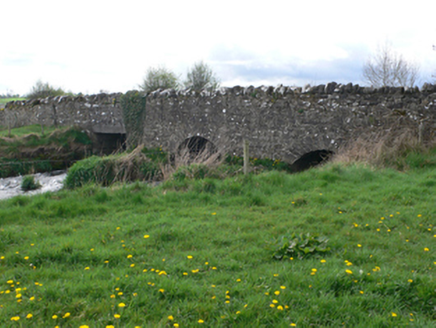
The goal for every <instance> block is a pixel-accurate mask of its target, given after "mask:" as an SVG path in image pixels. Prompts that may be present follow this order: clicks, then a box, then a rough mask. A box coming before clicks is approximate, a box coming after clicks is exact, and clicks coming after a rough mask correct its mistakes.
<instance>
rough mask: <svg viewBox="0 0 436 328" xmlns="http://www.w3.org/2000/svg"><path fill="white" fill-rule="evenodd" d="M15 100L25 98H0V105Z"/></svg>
mask: <svg viewBox="0 0 436 328" xmlns="http://www.w3.org/2000/svg"><path fill="white" fill-rule="evenodd" d="M16 100H26V98H0V105H2V104H6V103H8V102H11V101H16Z"/></svg>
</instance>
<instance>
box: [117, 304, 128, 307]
mask: <svg viewBox="0 0 436 328" xmlns="http://www.w3.org/2000/svg"><path fill="white" fill-rule="evenodd" d="M125 306H126V304H124V303H120V304H118V307H125Z"/></svg>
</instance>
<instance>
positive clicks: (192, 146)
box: [178, 136, 217, 158]
mask: <svg viewBox="0 0 436 328" xmlns="http://www.w3.org/2000/svg"><path fill="white" fill-rule="evenodd" d="M216 152H217V148H216V146H215V145H214V144H213V143H212V142H210V141H209V140H207V139H206V138H203V137H198V136H195V137H191V138H187V139H185V141H183V142H182V143H181V144H180V146H179V149H178V153H179V155H183V154H186V153H187V154H189V157H191V158H194V157H198V156H203V155H206V156H210V155H212V154H214V153H216Z"/></svg>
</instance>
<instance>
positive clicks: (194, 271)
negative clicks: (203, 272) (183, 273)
mask: <svg viewBox="0 0 436 328" xmlns="http://www.w3.org/2000/svg"><path fill="white" fill-rule="evenodd" d="M191 271H192V273H197V272H198V271H200V270H199V269H195V270H191Z"/></svg>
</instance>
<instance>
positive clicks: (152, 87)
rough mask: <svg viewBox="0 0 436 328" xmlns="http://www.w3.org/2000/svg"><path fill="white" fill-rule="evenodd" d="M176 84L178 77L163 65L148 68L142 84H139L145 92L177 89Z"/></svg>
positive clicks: (177, 84)
mask: <svg viewBox="0 0 436 328" xmlns="http://www.w3.org/2000/svg"><path fill="white" fill-rule="evenodd" d="M178 86H179V78H178V77H177V76H176V74H174V73H173V72H172V71H170V70H169V69H167V68H165V67H157V68H155V67H151V68H149V69H148V70H147V72H146V73H145V77H144V80H143V81H142V84H140V85H139V87H140V88H141V89H142V90H143V91H145V92H152V91H156V90H157V89H177V88H178Z"/></svg>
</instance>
